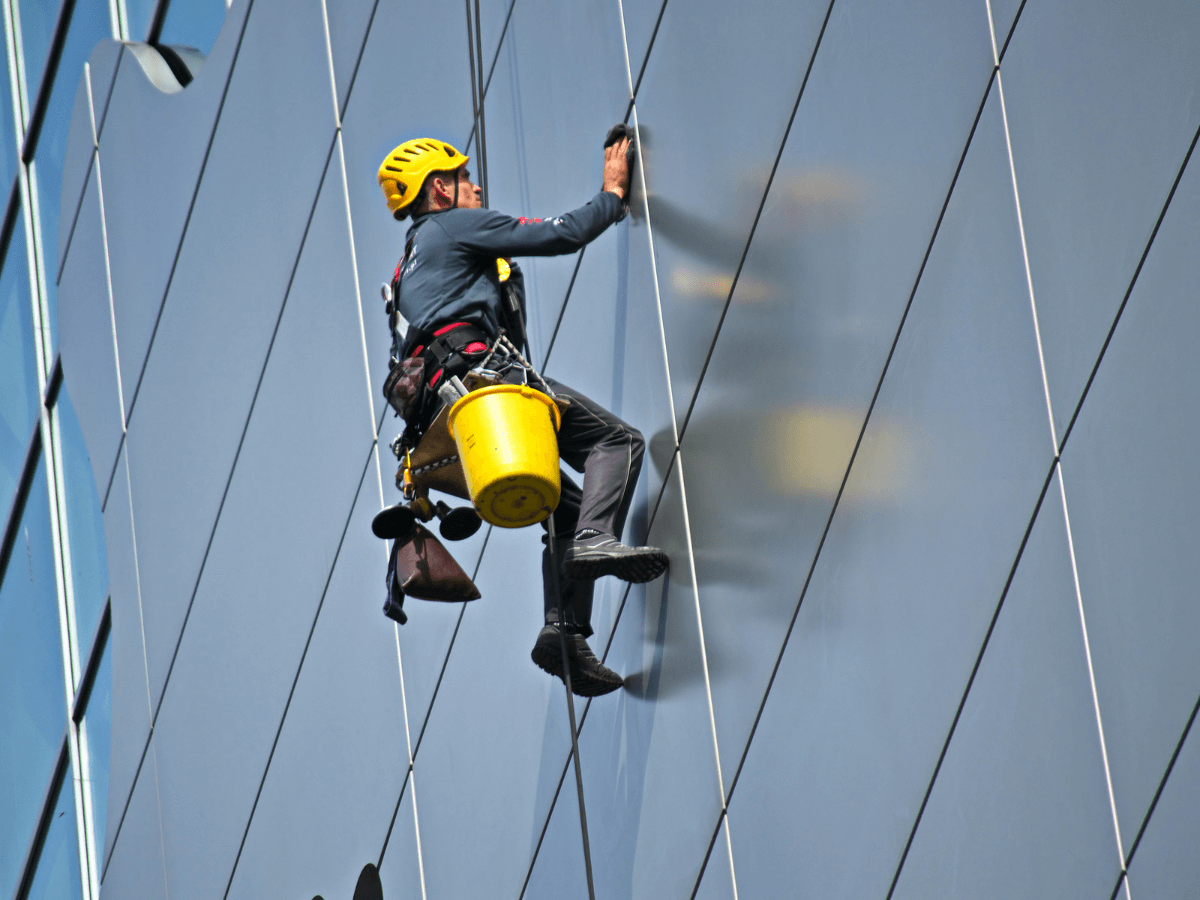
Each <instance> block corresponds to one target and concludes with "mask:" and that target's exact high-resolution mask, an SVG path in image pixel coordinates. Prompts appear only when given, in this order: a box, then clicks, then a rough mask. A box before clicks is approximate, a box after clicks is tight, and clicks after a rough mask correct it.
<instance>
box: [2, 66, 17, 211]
mask: <svg viewBox="0 0 1200 900" xmlns="http://www.w3.org/2000/svg"><path fill="white" fill-rule="evenodd" d="M16 171H17V139H16V135H15V132H14V131H13V117H12V83H11V82H10V81H9V75H8V66H0V186H3V188H4V189H7V188H8V187H9V186H11V184H12V180H13V175H15V174H16Z"/></svg>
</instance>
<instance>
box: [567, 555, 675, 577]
mask: <svg viewBox="0 0 1200 900" xmlns="http://www.w3.org/2000/svg"><path fill="white" fill-rule="evenodd" d="M669 565H670V558H669V557H668V556H667V554H666V553H664V552H663V551H662V550H646V551H645V552H641V553H636V554H633V553H625V554H622V555H620V556H610V555H609V554H607V553H596V554H594V555H592V554H588V553H587V552H584V553H580V554H578V555H576V556H573V557H572V558H570V559H568V560H567V561H566V562H565V563H564V564H563V572H564V573H566V575H567V577H568V578H575V579H579V580H590V579H595V578H601V577H603V576H605V575H612V576H615V577H616V578H620V579H621V580H622V581H628V582H629V583H630V584H644V583H646V582H647V581H653V580H654V579H655V578H657V577H658V576H659V575H661V574H662V573H663V572H665V571H667V566H669Z"/></svg>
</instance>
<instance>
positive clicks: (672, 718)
mask: <svg viewBox="0 0 1200 900" xmlns="http://www.w3.org/2000/svg"><path fill="white" fill-rule="evenodd" d="M679 483H680V482H679V475H678V471H676V472H675V473H673V474H672V475H671V478H670V484H669V486H668V489H667V491H666V493H665V494H664V496H663V499H662V503H661V504H660V505H659V507H658V510H657V516H656V517H655V519H654V522H653V524H652V526H651V528H650V532H649V534H648V535H647V540H646V542H647V543H650V544H653V545H657V546H660V547H664V548H665V549H668V550H669V551H670V553H671V571H670V572H669V574H668V575H667V576H665V577H663V578H661V579H659V580H657V581H654V582H651V583H650V584H647V585H633V586H631V587H629V589H628V597H627V598H626V600H625V605H624V609H623V610H622V612H621V616H620V619H619V620H618V621H617V622H616V625H615V627H614V628H613V634H612V638H611V642H610V643H608V653H607V660H606V664H607V665H608V666H610V667H611V668H613V669H615V670H616V671H617V672H620V673H621V674H622V675H624V676H625V689H624V690H623V691H619V692H616V693H614V694H611V695H609V696H607V697H600V698H597V699H596V700H595V701H593V702H592V703H591V704H590V705H589V706H588V707H587V713H586V718H583V727H582V728H581V730H580V735H579V755H580V759H581V760H582V762H583V790H584V796H585V798H586V800H587V816H588V835H589V837H590V839H591V851H592V861H593V866H592V876H593V878H594V880H595V884H596V896H598V897H629V898H637V900H650V898H661V897H679V896H683V897H686V896H688V895H689V893H690V891H691V888H692V887H693V886H694V885H695V883H696V878H697V875H698V874H699V871H700V863H701V861H702V860H703V859H704V853H705V850H706V849H707V848H708V842H709V839H710V838H711V837H712V832H713V829H714V828H715V827H716V823H717V818H718V815H719V813H720V809H721V788H720V784H719V782H718V773H717V765H716V758H715V755H714V753H713V737H712V724H711V721H710V719H709V706H708V698H707V694H706V691H705V672H704V661H703V658H702V656H701V650H700V629H699V623H698V622H697V618H696V613H697V607H696V596H695V592H694V591H693V589H692V579H691V576H690V571H689V568H690V567H689V565H688V558H687V548H686V545H684V544H683V538H682V536H683V504H682V501H681V499H680V492H679ZM656 496H657V490H655V491H654V493H652V494H651V495H650V502H653V501H654V499H655V498H656ZM643 503H644V501H640V500H639V504H638V505H639V506H642V505H643ZM643 509H644V506H643ZM644 515H645V514H644V513H642V516H644ZM633 518H634V517H633V516H631V519H633ZM643 521H644V519H643ZM633 524H634V525H635V526H637V525H638V524H640V523H638V522H637V521H636V520H635V521H634V522H633ZM635 533H636V534H637V535H638V537H639V538H640V537H641V534H643V533H644V531H643V529H642V528H638V529H636V532H635ZM603 580H608V581H612V580H613V579H602V581H603ZM620 589H621V593H622V594H624V593H625V586H624V585H620ZM614 612H615V610H614ZM601 621H603V620H601ZM705 624H706V625H707V623H705ZM597 630H598V631H599V630H600V629H597ZM591 643H592V645H593V647H594V648H595V650H596V653H597V655H600V654H602V653H603V652H604V647H605V645H606V644H605V641H604V639H603V636H602V633H600V634H597V636H596V637H595V638H593V639H592V641H591ZM557 694H558V696H557V698H555V699H556V701H557V702H558V703H559V704H561V703H562V702H563V700H562V689H561V686H559V690H558V692H557ZM575 708H576V715H580V714H581V711H582V710H583V708H584V705H583V704H582V703H577V704H576V707H575ZM581 718H582V716H581ZM567 737H568V738H569V735H568V736H567ZM566 761H567V756H566V754H565V753H564V754H562V755H561V756H559V757H558V759H557V767H558V773H561V772H562V767H563V765H565V763H566ZM573 782H574V773H573V772H568V773H567V781H566V782H565V783H564V785H563V793H562V795H560V797H559V803H562V802H563V798H564V797H566V796H568V792H570V794H574V793H575V791H574V785H573ZM570 805H571V806H572V807H573V806H574V804H570ZM543 820H544V819H539V820H538V824H539V826H540V823H541V821H543ZM572 821H573V820H572V819H571V818H570V817H567V818H565V819H563V820H562V822H563V826H562V827H566V826H567V825H568V824H569V823H570V822H572ZM575 839H576V840H578V839H579V837H578V832H577V831H576V833H575ZM717 855H718V854H714V858H716V857H717ZM721 855H724V850H722V852H721ZM725 858H728V857H727V856H725ZM600 861H603V863H601V862H600Z"/></svg>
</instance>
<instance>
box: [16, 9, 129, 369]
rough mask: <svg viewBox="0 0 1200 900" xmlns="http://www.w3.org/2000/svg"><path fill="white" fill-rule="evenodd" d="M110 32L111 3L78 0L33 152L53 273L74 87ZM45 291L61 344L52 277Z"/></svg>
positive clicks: (54, 336) (53, 332)
mask: <svg viewBox="0 0 1200 900" xmlns="http://www.w3.org/2000/svg"><path fill="white" fill-rule="evenodd" d="M111 36H112V26H111V24H110V22H109V18H108V5H107V4H106V3H102V2H101V0H79V2H77V3H76V4H75V12H74V13H73V14H72V15H71V27H70V30H69V31H68V32H67V41H66V44H65V45H64V47H63V54H62V60H61V61H60V62H59V64H58V71H57V73H56V75H55V79H54V90H53V91H52V92H51V94H50V104H49V106H48V107H47V108H46V119H45V122H44V123H43V124H42V131H41V134H40V135H39V136H38V142H37V149H36V150H35V151H34V167H35V170H36V172H37V185H38V205H39V207H40V212H41V217H42V244H43V249H42V261H43V264H44V265H45V267H46V270H47V271H48V272H53V271H54V268H55V266H57V265H58V207H59V199H60V195H61V194H62V170H63V159H64V158H65V157H66V152H67V130H68V129H69V128H70V126H71V107H72V106H74V104H75V90H76V88H77V87H78V86H79V78H80V76H81V75H82V74H83V64H84V63H86V62H87V59H88V57H89V56H90V55H91V52H92V48H93V47H95V46H96V44H97V42H99V41H102V40H104V39H105V38H108V37H111ZM46 293H47V295H48V299H49V302H50V340H51V343H52V345H53V346H54V347H57V346H58V287H57V285H56V284H55V283H54V280H53V279H52V278H50V279H47V284H46Z"/></svg>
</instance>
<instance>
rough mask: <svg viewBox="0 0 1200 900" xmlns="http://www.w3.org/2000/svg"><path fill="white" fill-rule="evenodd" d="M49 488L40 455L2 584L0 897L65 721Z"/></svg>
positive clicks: (11, 879)
mask: <svg viewBox="0 0 1200 900" xmlns="http://www.w3.org/2000/svg"><path fill="white" fill-rule="evenodd" d="M46 491H47V488H46V466H45V460H39V461H38V464H37V470H36V472H35V474H34V477H33V483H32V484H31V485H30V487H29V497H28V499H27V500H26V501H25V511H24V513H23V514H22V516H21V523H20V525H19V527H18V531H17V539H16V543H15V544H14V545H13V549H12V555H11V556H10V557H9V559H8V566H7V569H6V570H5V572H4V576H3V577H4V581H3V583H2V584H0V772H4V773H5V777H4V778H2V779H0V809H3V810H4V815H2V816H0V896H11V895H12V893H13V888H14V887H15V885H16V880H17V877H18V875H19V874H20V873H19V872H18V871H17V869H18V867H19V866H20V865H21V862H22V860H23V858H24V856H25V850H26V848H27V847H28V846H29V839H30V836H31V835H32V834H33V829H34V826H35V825H36V824H37V821H38V816H39V815H40V813H41V805H42V801H43V800H44V799H45V792H46V786H47V785H48V784H49V783H50V775H51V773H52V772H53V771H54V766H55V764H56V763H57V761H58V751H59V747H60V745H61V742H62V736H63V729H64V727H65V726H66V722H67V707H66V693H65V691H64V689H63V661H62V649H61V646H60V640H59V630H58V588H57V585H56V584H55V580H54V546H53V537H52V535H51V532H50V505H49V502H48V500H47V494H46Z"/></svg>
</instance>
